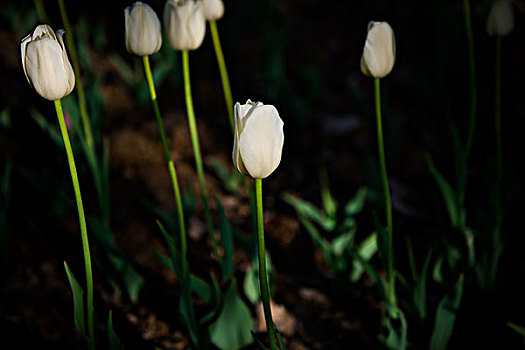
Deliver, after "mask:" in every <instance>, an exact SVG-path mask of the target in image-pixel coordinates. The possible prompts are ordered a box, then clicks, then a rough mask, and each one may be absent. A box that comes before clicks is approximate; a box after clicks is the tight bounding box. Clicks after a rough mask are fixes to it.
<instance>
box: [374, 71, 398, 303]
mask: <svg viewBox="0 0 525 350" xmlns="http://www.w3.org/2000/svg"><path fill="white" fill-rule="evenodd" d="M374 87H375V104H376V122H377V146H378V149H379V167H380V168H381V180H382V183H383V192H384V195H385V211H386V221H387V234H388V237H387V238H388V257H387V261H388V266H387V267H386V268H387V279H388V301H389V302H390V304H392V305H394V304H395V300H396V294H395V289H394V288H395V285H394V278H395V276H394V245H393V231H392V201H391V198H390V189H389V187H388V176H387V172H386V161H385V146H384V142H383V125H382V121H381V87H380V82H379V78H375V79H374Z"/></svg>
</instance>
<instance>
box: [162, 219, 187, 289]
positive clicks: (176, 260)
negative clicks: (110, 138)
mask: <svg viewBox="0 0 525 350" xmlns="http://www.w3.org/2000/svg"><path fill="white" fill-rule="evenodd" d="M157 226H159V228H160V232H162V235H163V236H164V239H165V240H166V243H167V244H168V250H169V252H170V257H171V266H172V267H173V270H174V272H175V275H177V277H178V278H179V280H180V281H181V283H184V282H183V281H182V266H181V263H182V262H181V261H180V260H181V256H180V252H179V250H178V249H177V247H176V246H175V241H174V240H173V237H172V236H170V234H169V233H168V231H166V229H164V226H163V225H162V224H161V223H160V221H158V220H157Z"/></svg>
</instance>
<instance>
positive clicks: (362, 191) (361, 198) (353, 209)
mask: <svg viewBox="0 0 525 350" xmlns="http://www.w3.org/2000/svg"><path fill="white" fill-rule="evenodd" d="M367 192H368V191H367V189H366V187H361V188H359V189H358V190H357V194H356V195H355V196H354V198H352V199H350V200H349V201H348V203H346V205H345V208H344V214H345V216H347V217H348V216H354V215H356V214H359V213H360V212H361V210H362V209H363V206H364V205H365V202H366V197H367Z"/></svg>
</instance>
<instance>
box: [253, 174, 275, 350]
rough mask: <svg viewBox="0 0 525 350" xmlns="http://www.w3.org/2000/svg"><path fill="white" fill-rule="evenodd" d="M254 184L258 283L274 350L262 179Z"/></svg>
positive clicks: (273, 349) (271, 346)
mask: <svg viewBox="0 0 525 350" xmlns="http://www.w3.org/2000/svg"><path fill="white" fill-rule="evenodd" d="M254 182H255V201H256V205H257V250H258V257H259V283H260V289H261V299H262V303H263V310H264V320H265V321H266V331H267V333H268V340H269V342H270V349H271V350H276V349H277V345H276V342H275V325H274V323H273V319H272V309H271V307H270V287H269V286H268V277H267V276H266V254H265V248H264V216H263V202H262V179H254Z"/></svg>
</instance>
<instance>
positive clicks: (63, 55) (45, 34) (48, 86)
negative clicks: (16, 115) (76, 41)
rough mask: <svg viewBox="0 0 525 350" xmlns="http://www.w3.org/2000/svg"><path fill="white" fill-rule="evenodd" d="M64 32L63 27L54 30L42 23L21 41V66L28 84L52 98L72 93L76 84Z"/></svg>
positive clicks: (48, 98)
mask: <svg viewBox="0 0 525 350" xmlns="http://www.w3.org/2000/svg"><path fill="white" fill-rule="evenodd" d="M63 35H64V31H63V30H57V31H56V33H54V32H53V29H51V27H50V26H48V25H47V24H42V25H39V26H38V27H36V28H35V31H34V32H33V34H29V35H28V36H26V37H25V38H24V39H22V42H21V43H20V47H21V50H22V67H23V69H24V73H25V75H26V78H27V81H28V82H29V85H31V86H32V87H33V88H34V89H35V90H36V92H38V94H39V95H40V96H42V97H43V98H45V99H47V100H50V101H54V100H58V99H61V98H62V97H65V96H67V95H69V93H70V92H71V91H72V90H73V88H74V87H75V73H74V72H73V68H72V67H71V64H70V63H69V59H68V57H67V52H66V47H65V45H64V39H63V38H62V36H63Z"/></svg>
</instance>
